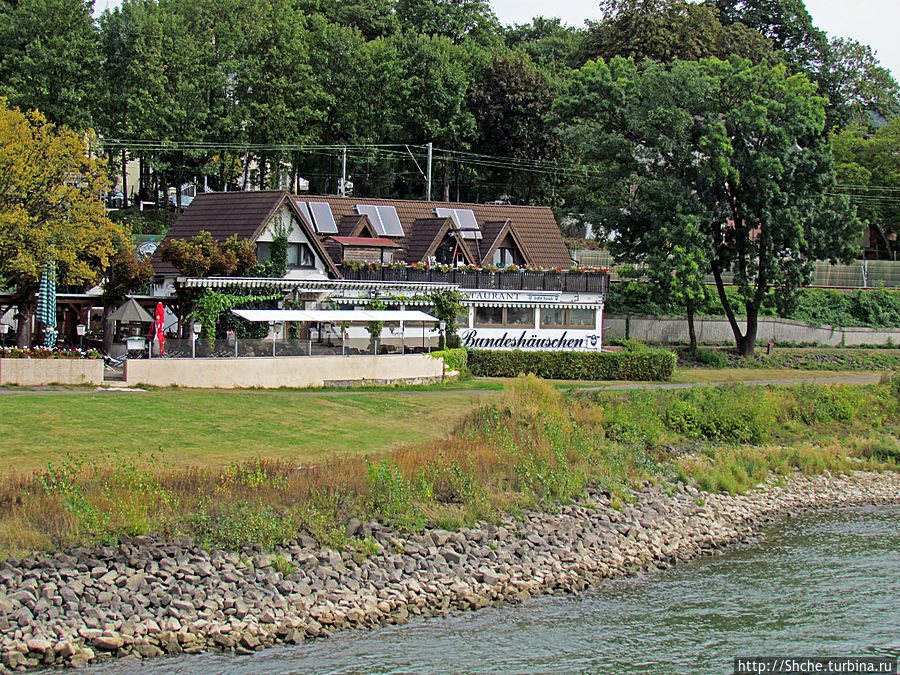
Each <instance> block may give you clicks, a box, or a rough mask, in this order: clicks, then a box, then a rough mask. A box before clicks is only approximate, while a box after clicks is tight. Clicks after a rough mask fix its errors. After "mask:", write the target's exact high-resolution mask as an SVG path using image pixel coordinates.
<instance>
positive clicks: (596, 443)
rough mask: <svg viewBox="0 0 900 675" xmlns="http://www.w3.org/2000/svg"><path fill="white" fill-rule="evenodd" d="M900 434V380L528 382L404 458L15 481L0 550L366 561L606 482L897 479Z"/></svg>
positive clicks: (6, 489) (726, 485) (109, 469)
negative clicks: (886, 473) (380, 539)
mask: <svg viewBox="0 0 900 675" xmlns="http://www.w3.org/2000/svg"><path fill="white" fill-rule="evenodd" d="M181 402H182V403H184V400H183V399H182V400H181ZM368 405H375V404H374V403H372V402H371V401H370V402H369V403H368ZM361 407H362V406H360V408H361ZM382 412H383V411H382ZM898 431H900V405H898V397H897V387H896V386H894V384H892V383H890V382H888V383H885V384H879V385H871V386H864V387H859V386H838V385H831V386H825V385H814V384H804V385H795V386H791V387H744V386H741V385H732V386H727V387H703V388H697V389H691V390H680V391H637V392H616V393H606V392H577V391H575V392H562V391H560V390H559V389H557V388H555V387H554V386H552V385H551V384H550V383H547V382H544V381H542V380H539V379H538V378H535V377H533V376H528V377H525V376H523V377H520V378H517V379H516V381H515V383H514V384H513V385H512V386H511V387H510V388H509V389H508V390H507V391H505V392H503V393H502V394H501V395H500V396H492V397H490V398H489V399H487V400H486V401H483V402H482V404H481V405H480V406H478V407H477V408H476V409H475V410H472V411H470V412H469V414H468V415H467V416H466V417H465V418H462V419H461V420H460V421H459V422H458V423H457V424H456V426H455V428H454V430H453V431H452V432H449V431H448V432H447V433H445V434H443V435H440V436H435V437H433V438H431V439H422V440H419V441H418V442H411V443H406V444H403V445H399V446H396V447H393V448H391V449H382V450H378V451H375V450H373V451H371V452H357V453H356V454H343V455H340V456H331V457H329V458H327V459H325V460H324V461H319V462H311V463H308V464H304V465H301V466H298V465H297V463H296V462H289V461H285V460H284V459H277V458H266V459H261V458H256V459H253V460H250V461H234V462H232V463H230V464H227V465H226V466H224V467H222V466H214V465H208V466H205V467H204V466H196V465H194V466H183V465H175V464H172V463H168V462H167V461H166V460H164V459H161V458H160V457H158V456H155V455H154V454H152V453H143V454H141V455H137V454H130V453H123V454H120V455H119V456H116V457H112V458H109V459H108V460H107V461H105V462H102V463H101V462H98V461H96V459H95V458H92V459H91V460H90V461H88V460H85V459H78V458H77V457H76V456H74V455H73V456H71V457H69V458H68V459H66V460H63V461H53V462H51V463H50V464H49V465H47V466H46V468H44V469H43V470H40V471H35V472H33V473H31V474H27V473H19V474H17V475H8V476H6V477H5V478H6V480H4V482H3V484H2V486H0V557H3V556H9V555H19V554H20V553H22V552H25V551H30V550H35V549H41V550H52V549H56V548H61V547H65V546H68V545H74V544H97V543H104V542H113V541H115V539H116V537H117V536H118V534H119V533H125V534H129V535H136V534H144V533H151V532H152V533H157V534H160V535H162V536H166V537H174V536H181V535H189V536H192V537H195V538H196V539H198V540H200V541H202V542H204V543H205V544H207V545H209V546H220V547H227V548H240V547H241V546H242V545H244V544H246V543H250V542H253V543H256V544H259V545H261V546H263V547H265V548H269V549H271V548H273V547H277V546H278V545H280V544H283V543H286V542H288V541H291V540H293V539H295V538H296V537H297V534H298V532H300V531H304V532H306V533H308V534H310V535H311V536H313V537H314V538H315V539H317V540H318V541H319V542H320V543H322V544H324V545H329V546H332V547H337V548H341V547H350V548H353V549H356V550H358V551H360V552H364V551H365V550H366V542H365V541H363V540H356V539H353V538H350V537H348V536H346V534H345V529H344V524H345V523H346V522H347V520H348V519H349V518H350V517H359V518H361V519H368V518H375V519H379V520H382V521H389V522H391V523H393V524H395V525H397V526H399V527H401V528H405V529H413V530H416V529H421V528H423V527H426V526H437V527H442V528H446V529H453V528H457V527H460V526H462V525H464V524H466V523H472V522H475V521H478V520H490V519H495V518H497V517H498V516H499V514H500V513H501V512H506V513H512V514H515V513H518V512H521V510H523V509H527V508H553V504H555V503H559V502H567V501H572V500H577V499H579V497H580V496H581V495H583V494H584V492H585V489H586V487H587V486H589V485H590V486H600V487H601V488H602V489H604V490H606V491H608V492H609V493H610V494H611V495H612V496H613V498H614V500H618V502H619V503H622V502H624V501H625V500H627V499H628V495H629V493H630V489H631V488H632V486H636V485H640V484H642V483H643V482H644V481H647V480H649V481H654V482H671V481H678V480H682V481H686V482H691V483H694V484H696V485H698V486H699V487H702V488H703V489H707V490H710V491H725V492H732V493H735V492H742V491H745V490H747V489H750V488H752V487H753V486H754V485H756V484H757V483H759V482H761V481H763V480H766V479H768V478H769V477H770V476H771V475H773V474H774V475H776V476H777V475H788V474H790V473H792V472H794V471H803V472H805V473H820V472H822V471H825V470H828V471H832V472H836V473H840V472H846V471H850V470H853V469H874V470H897V469H898V463H900V444H898V443H897V433H898Z"/></svg>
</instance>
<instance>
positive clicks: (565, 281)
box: [341, 267, 609, 294]
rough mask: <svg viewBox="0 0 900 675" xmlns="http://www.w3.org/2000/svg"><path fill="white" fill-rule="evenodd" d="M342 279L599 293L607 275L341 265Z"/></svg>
mask: <svg viewBox="0 0 900 675" xmlns="http://www.w3.org/2000/svg"><path fill="white" fill-rule="evenodd" d="M341 273H342V274H343V275H344V279H347V280H352V281H385V282H391V281H421V282H431V283H442V284H458V285H459V287H460V288H463V289H496V290H519V291H566V292H570V293H573V292H574V293H602V294H605V293H607V292H608V291H609V275H608V274H606V273H605V272H595V271H590V272H572V271H566V272H555V271H551V270H517V271H514V272H487V271H484V270H466V269H452V270H447V271H444V270H439V269H434V268H426V269H417V268H415V267H379V268H375V269H368V268H359V269H353V268H348V267H345V268H342V269H341Z"/></svg>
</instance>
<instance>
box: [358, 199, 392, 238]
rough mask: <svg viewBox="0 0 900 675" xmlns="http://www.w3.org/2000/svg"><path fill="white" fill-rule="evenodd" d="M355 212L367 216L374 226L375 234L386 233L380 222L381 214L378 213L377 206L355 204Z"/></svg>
mask: <svg viewBox="0 0 900 675" xmlns="http://www.w3.org/2000/svg"><path fill="white" fill-rule="evenodd" d="M355 208H356V212H357V213H358V214H359V215H361V216H367V217H368V218H369V222H370V223H372V227H373V228H375V234H387V232H386V231H385V229H384V224H382V222H381V215H380V214H379V213H378V207H377V206H372V205H371V204H357V205H356V207H355Z"/></svg>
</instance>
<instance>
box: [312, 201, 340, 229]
mask: <svg viewBox="0 0 900 675" xmlns="http://www.w3.org/2000/svg"><path fill="white" fill-rule="evenodd" d="M309 210H310V212H311V213H312V217H313V220H314V221H315V223H316V231H317V232H322V233H323V234H335V233H336V232H337V231H338V228H337V223H336V222H334V215H333V214H332V213H331V206H330V205H329V204H328V202H309Z"/></svg>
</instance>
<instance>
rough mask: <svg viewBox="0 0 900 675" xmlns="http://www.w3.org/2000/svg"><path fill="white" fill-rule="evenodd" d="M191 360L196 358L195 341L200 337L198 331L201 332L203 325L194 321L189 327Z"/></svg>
mask: <svg viewBox="0 0 900 675" xmlns="http://www.w3.org/2000/svg"><path fill="white" fill-rule="evenodd" d="M191 329H192V331H191V358H192V359H193V358H196V357H197V339H198V338H199V337H200V331H201V330H203V324H202V323H200V322H199V321H195V322H194V325H193V326H191Z"/></svg>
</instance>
